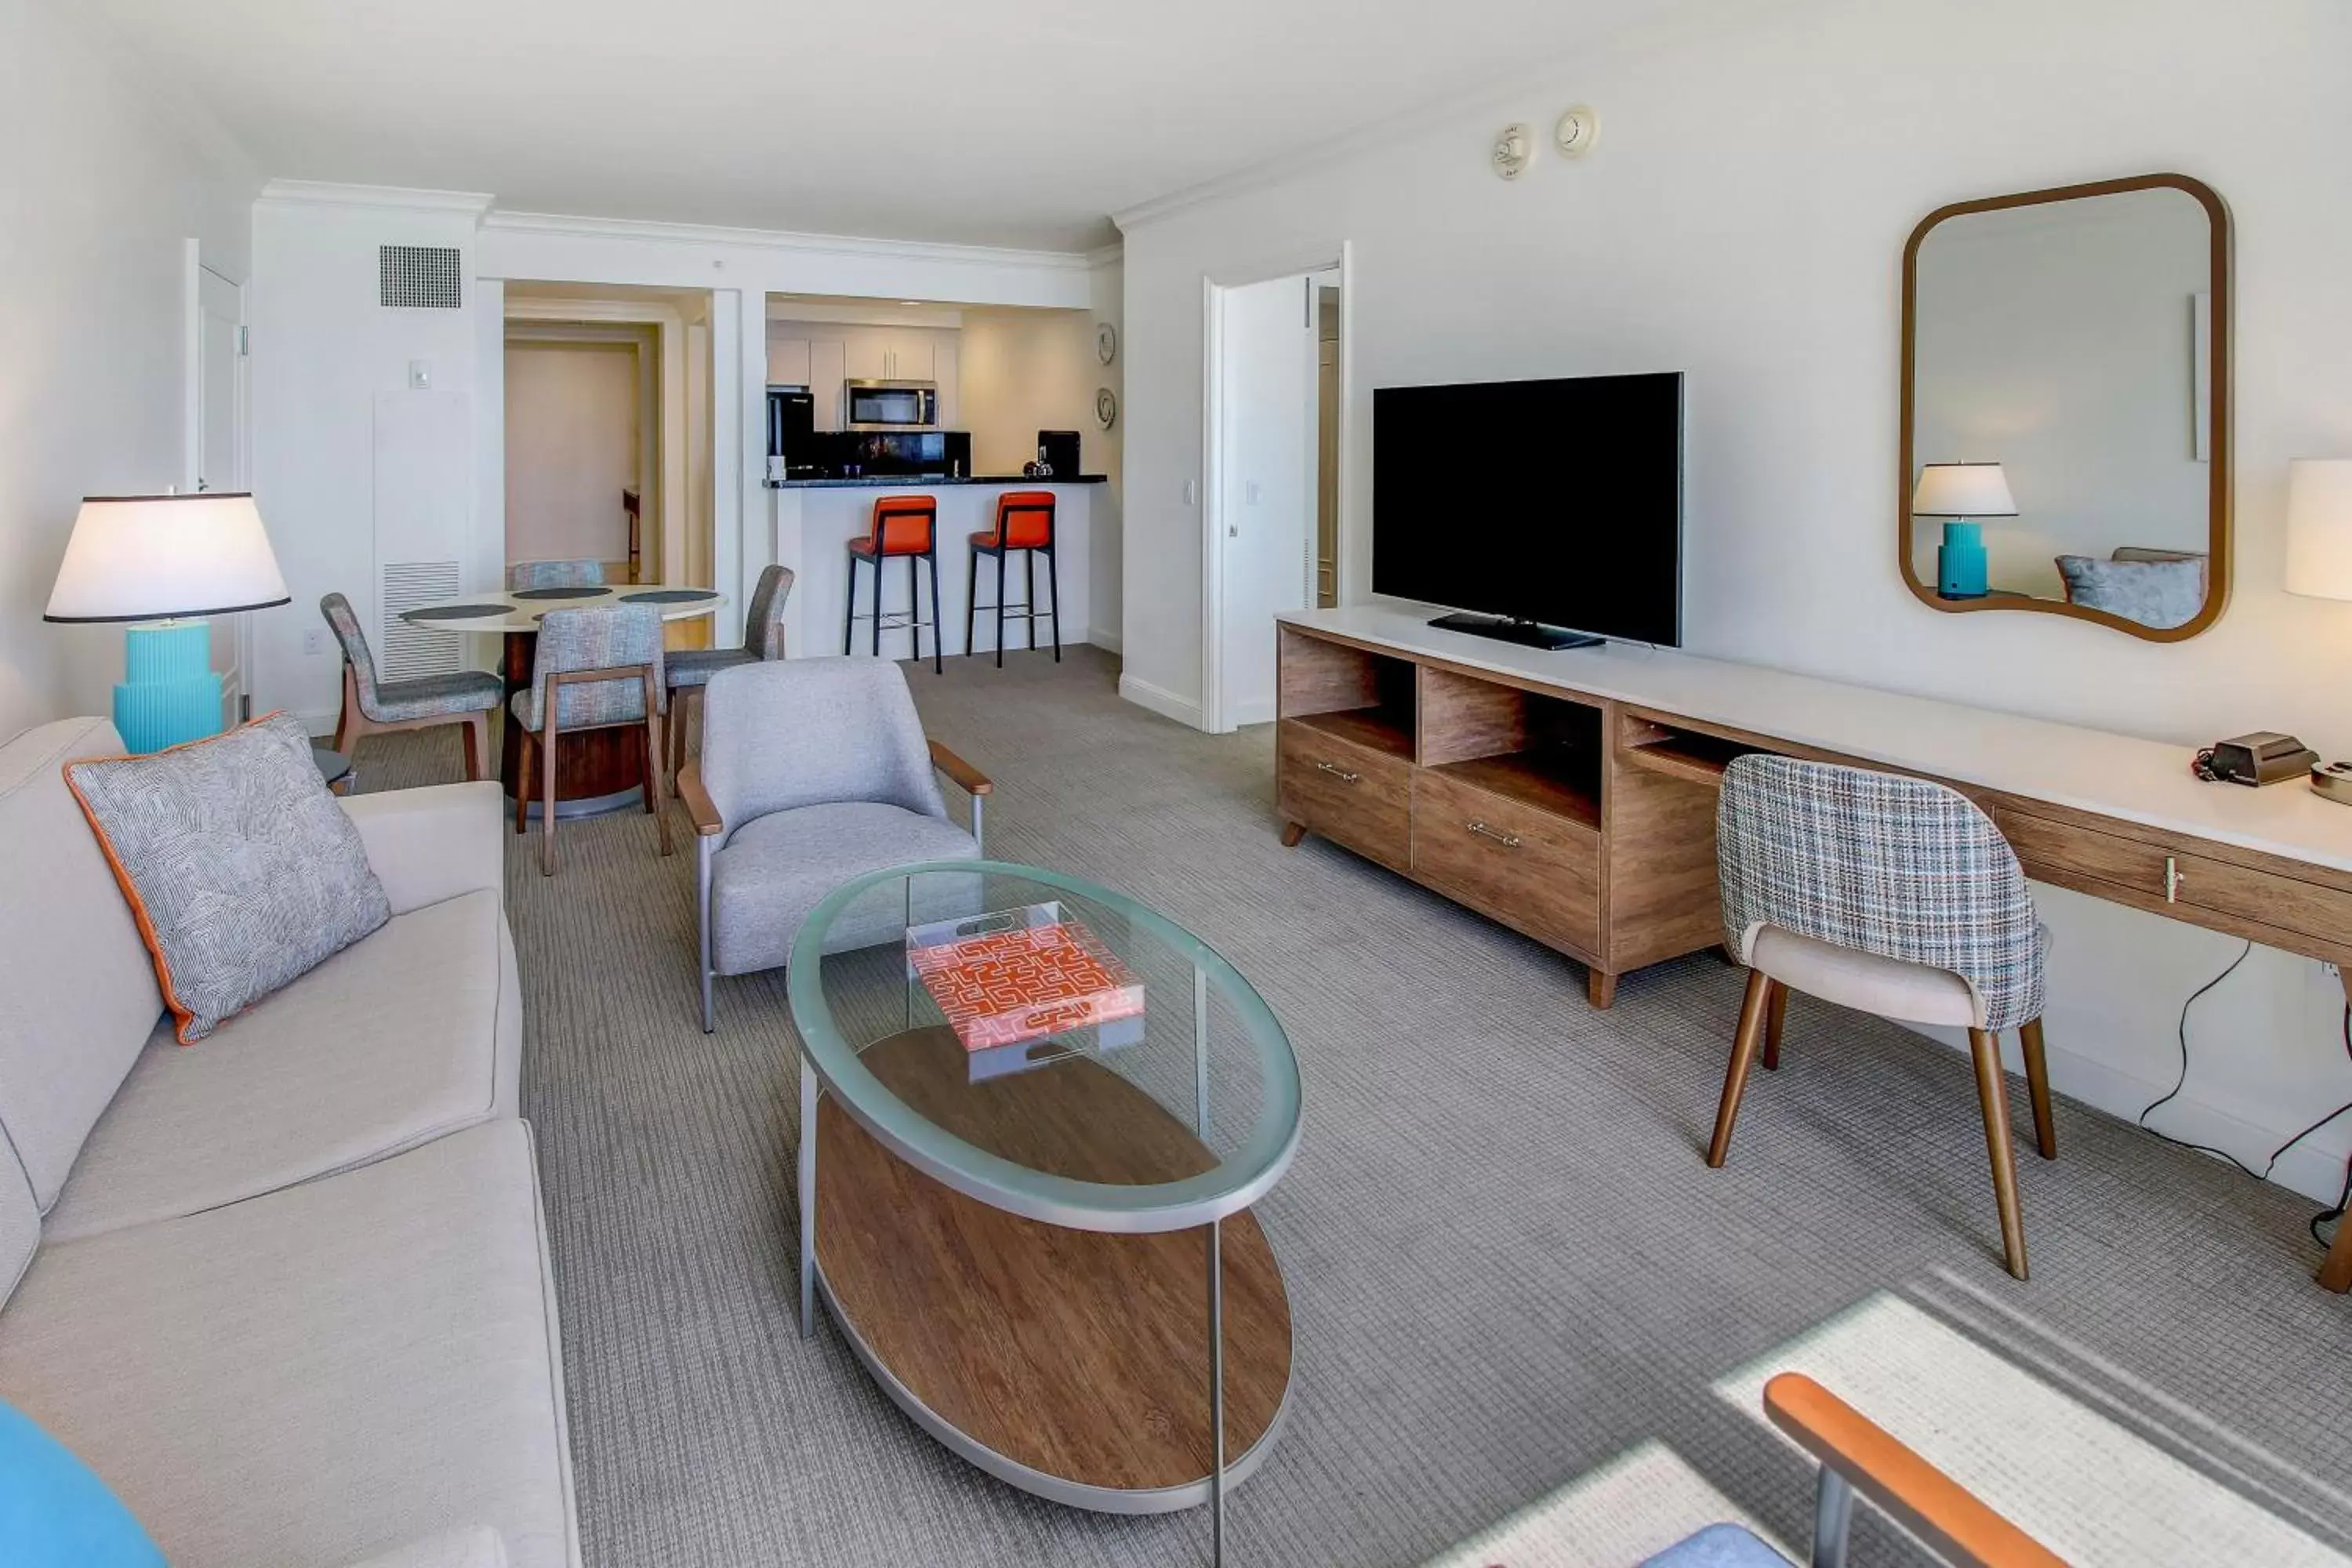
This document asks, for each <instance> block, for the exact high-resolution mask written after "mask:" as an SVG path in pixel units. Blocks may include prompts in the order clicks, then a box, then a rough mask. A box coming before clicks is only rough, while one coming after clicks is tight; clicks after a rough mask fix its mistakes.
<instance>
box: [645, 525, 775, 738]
mask: <svg viewBox="0 0 2352 1568" xmlns="http://www.w3.org/2000/svg"><path fill="white" fill-rule="evenodd" d="M792 596H793V569H792V568H791V567H789V566H776V565H770V566H768V567H766V568H765V569H763V570H762V571H761V574H760V582H759V584H758V586H756V587H754V588H753V589H752V590H751V605H750V607H749V609H748V610H747V611H746V613H745V615H744V616H743V646H742V647H692V648H680V649H678V650H677V652H676V653H673V654H671V655H670V656H669V662H668V664H667V665H666V666H665V667H664V668H663V678H664V679H665V680H666V681H667V685H668V687H669V689H670V691H671V693H672V696H673V701H672V702H671V708H672V712H671V714H670V725H669V771H670V776H671V777H672V778H676V777H677V770H678V769H679V768H681V767H684V766H685V765H686V710H687V705H688V704H689V703H691V702H693V701H694V700H695V699H696V694H697V693H698V692H699V691H700V690H701V689H703V688H704V687H706V686H708V685H709V684H710V678H711V677H712V676H714V675H716V674H718V673H719V671H720V670H722V669H732V668H735V667H736V666H737V665H739V664H757V663H759V662H760V661H761V659H765V658H783V657H784V605H785V602H786V601H787V600H789V599H790V598H791V597H792Z"/></svg>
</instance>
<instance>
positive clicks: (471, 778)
mask: <svg viewBox="0 0 2352 1568" xmlns="http://www.w3.org/2000/svg"><path fill="white" fill-rule="evenodd" d="M460 727H461V728H462V729H463V730H464V731H465V732H466V782H467V784H478V783H480V782H481V777H482V759H483V758H484V757H486V756H488V754H489V750H490V716H489V715H488V714H487V713H476V714H472V715H470V716H469V717H468V718H467V720H466V722H465V723H464V724H463V725H462V726H460Z"/></svg>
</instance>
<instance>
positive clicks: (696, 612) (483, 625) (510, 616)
mask: <svg viewBox="0 0 2352 1568" xmlns="http://www.w3.org/2000/svg"><path fill="white" fill-rule="evenodd" d="M726 603H727V595H724V594H721V593H719V591H718V590H717V589H715V588H697V587H694V586H692V585H690V584H682V583H606V584H581V585H580V586H577V587H569V588H499V589H494V590H491V591H488V592H485V593H480V594H467V595H464V596H462V597H460V598H456V599H442V600H439V601H436V603H434V604H430V605H417V606H416V607H415V608H414V609H410V610H404V611H403V612H402V613H401V617H400V618H401V619H402V620H404V621H407V622H409V623H410V624H411V625H413V626H429V627H431V628H433V629H434V630H436V631H445V632H535V631H537V630H539V621H540V617H541V616H544V615H546V614H547V612H548V611H550V610H586V609H600V608H604V607H606V606H609V605H652V606H653V607H654V608H655V609H656V610H658V611H660V612H661V618H662V619H663V620H665V621H684V620H691V619H693V618H694V617H695V616H707V615H709V614H711V613H712V612H714V611H716V610H718V609H719V607H720V606H722V605H725V604H726Z"/></svg>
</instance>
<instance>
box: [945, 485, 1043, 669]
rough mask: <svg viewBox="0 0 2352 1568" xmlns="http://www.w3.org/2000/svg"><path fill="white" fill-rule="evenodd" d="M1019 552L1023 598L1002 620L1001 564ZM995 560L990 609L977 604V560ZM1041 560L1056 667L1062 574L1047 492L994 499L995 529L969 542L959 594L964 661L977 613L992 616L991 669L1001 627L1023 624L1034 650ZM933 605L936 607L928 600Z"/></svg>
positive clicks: (999, 652)
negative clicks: (966, 576)
mask: <svg viewBox="0 0 2352 1568" xmlns="http://www.w3.org/2000/svg"><path fill="white" fill-rule="evenodd" d="M1016 550H1018V551H1020V552H1022V557H1021V567H1022V575H1023V576H1024V578H1026V579H1027V582H1028V593H1029V596H1028V597H1027V598H1026V599H1025V600H1024V601H1023V603H1022V605H1021V608H1020V609H1019V610H1017V611H1014V612H1012V613H1010V614H1008V613H1007V612H1006V609H1005V604H1004V562H1005V558H1006V557H1007V556H1009V555H1011V554H1012V553H1013V552H1014V551H1016ZM983 555H992V556H994V557H996V603H995V604H994V605H982V604H981V603H980V558H981V557H982V556H983ZM1040 555H1043V556H1044V557H1045V592H1046V595H1047V596H1048V597H1047V605H1048V606H1049V607H1048V608H1047V609H1046V611H1045V616H1046V617H1047V618H1048V619H1050V620H1052V622H1053V623H1054V662H1055V663H1056V664H1059V663H1061V662H1062V573H1061V567H1060V564H1059V563H1058V562H1057V561H1056V560H1055V555H1054V492H1053V491H1051V490H1007V491H1005V492H1004V493H1003V495H1001V496H999V497H997V498H996V524H995V526H994V527H992V528H991V529H989V530H987V531H984V532H981V533H975V534H973V535H972V536H971V580H970V585H969V586H968V587H967V588H966V590H965V592H964V603H963V651H964V653H965V655H966V656H967V657H969V656H970V655H971V653H972V652H973V651H974V650H973V648H972V646H971V638H972V625H973V622H974V620H975V618H976V617H977V616H978V615H979V612H980V611H981V610H982V609H983V608H993V609H994V610H995V611H996V664H997V668H1000V669H1002V668H1003V667H1004V623H1005V622H1007V621H1026V622H1027V623H1028V625H1029V630H1028V646H1029V647H1033V648H1034V647H1036V646H1037V620H1038V616H1039V612H1038V609H1037V557H1038V556H1040ZM933 602H934V603H936V602H937V595H934V596H933Z"/></svg>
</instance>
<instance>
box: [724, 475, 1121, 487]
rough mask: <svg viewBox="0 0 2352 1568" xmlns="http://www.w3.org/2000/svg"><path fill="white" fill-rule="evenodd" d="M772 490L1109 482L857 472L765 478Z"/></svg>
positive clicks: (1102, 479) (1101, 478) (1102, 480)
mask: <svg viewBox="0 0 2352 1568" xmlns="http://www.w3.org/2000/svg"><path fill="white" fill-rule="evenodd" d="M765 483H766V485H767V487H768V488H769V489H772V490H843V489H875V488H877V487H879V486H887V485H896V486H898V488H899V489H909V490H927V489H931V488H932V487H934V486H937V485H1100V484H1108V483H1109V479H1108V476H1106V475H1103V474H1071V475H1069V476H1067V477H1066V478H1065V477H1064V476H1062V475H1059V474H1056V475H1055V476H1054V477H1053V478H1052V479H1032V478H1030V477H1029V476H1028V475H1027V474H967V475H965V476H964V477H963V478H961V479H950V478H949V477H948V476H947V475H945V474H859V475H858V476H856V478H855V479H769V480H766V481H765Z"/></svg>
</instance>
